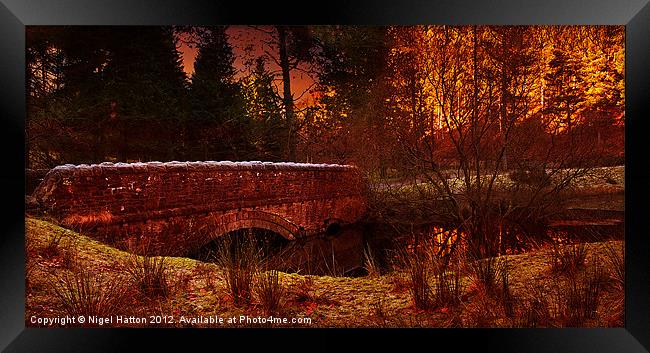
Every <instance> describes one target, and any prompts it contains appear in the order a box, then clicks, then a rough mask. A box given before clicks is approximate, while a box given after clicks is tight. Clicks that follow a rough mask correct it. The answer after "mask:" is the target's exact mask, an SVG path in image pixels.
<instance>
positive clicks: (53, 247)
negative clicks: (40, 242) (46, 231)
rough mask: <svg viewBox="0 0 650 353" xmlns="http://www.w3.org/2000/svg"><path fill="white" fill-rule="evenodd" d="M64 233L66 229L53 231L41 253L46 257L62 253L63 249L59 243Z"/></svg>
mask: <svg viewBox="0 0 650 353" xmlns="http://www.w3.org/2000/svg"><path fill="white" fill-rule="evenodd" d="M64 234H65V231H63V230H57V231H52V232H51V233H50V235H49V237H48V238H47V241H46V243H45V246H44V247H43V248H42V249H41V255H42V256H43V257H44V258H46V259H49V258H52V257H55V256H58V255H59V254H60V252H61V249H60V248H59V244H60V243H61V239H62V238H63V235H64Z"/></svg>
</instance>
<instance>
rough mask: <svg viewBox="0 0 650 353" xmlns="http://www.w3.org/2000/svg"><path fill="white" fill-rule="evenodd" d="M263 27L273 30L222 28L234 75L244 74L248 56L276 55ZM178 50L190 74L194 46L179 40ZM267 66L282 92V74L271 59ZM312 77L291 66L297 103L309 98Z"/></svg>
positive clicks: (306, 100)
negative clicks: (230, 51)
mask: <svg viewBox="0 0 650 353" xmlns="http://www.w3.org/2000/svg"><path fill="white" fill-rule="evenodd" d="M266 31H273V28H272V27H270V26H259V27H253V26H229V27H228V29H227V30H226V34H227V35H228V42H229V43H230V45H231V46H232V49H233V54H234V55H235V62H234V63H233V66H234V67H235V69H236V70H237V78H240V77H242V76H245V75H246V74H248V71H247V67H246V64H245V63H246V61H247V60H252V59H255V58H257V57H259V56H262V55H267V56H268V55H271V56H275V57H277V56H278V50H277V48H275V47H273V46H271V45H269V44H267V42H269V41H270V39H271V37H270V36H269V35H268V34H267V33H265V32H266ZM247 48H248V49H249V50H247ZM179 51H180V52H181V54H182V56H183V68H184V70H185V72H186V73H187V74H188V76H191V75H192V74H193V73H194V60H195V58H196V54H197V52H198V48H196V47H191V46H189V45H188V44H187V43H185V42H183V41H182V40H181V41H180V48H179ZM299 67H300V66H299ZM267 68H268V69H269V70H271V71H272V72H274V73H277V76H276V87H277V88H278V92H279V94H281V95H282V94H283V89H282V80H281V78H282V77H281V73H280V68H279V66H278V65H277V64H276V63H275V62H273V60H268V61H267ZM303 68H305V67H303ZM305 69H306V68H305ZM314 81H315V80H314V78H312V77H310V76H309V75H308V74H306V73H304V72H301V71H299V70H294V71H293V72H292V73H291V90H292V93H293V96H294V98H295V99H297V98H299V97H300V99H298V100H297V104H298V105H301V104H306V103H308V102H310V101H311V100H313V96H312V95H311V94H310V92H309V88H310V87H311V86H312V85H313V84H314Z"/></svg>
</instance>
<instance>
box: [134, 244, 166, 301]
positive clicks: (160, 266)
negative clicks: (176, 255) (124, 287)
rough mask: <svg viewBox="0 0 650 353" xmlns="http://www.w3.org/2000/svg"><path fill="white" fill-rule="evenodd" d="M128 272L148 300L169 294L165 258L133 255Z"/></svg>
mask: <svg viewBox="0 0 650 353" xmlns="http://www.w3.org/2000/svg"><path fill="white" fill-rule="evenodd" d="M126 272H127V273H128V274H129V276H130V277H131V280H132V281H133V283H135V285H136V286H137V288H138V290H139V291H140V293H141V294H142V295H144V296H145V297H147V298H155V297H163V298H164V297H166V296H167V295H168V293H169V287H168V283H167V267H166V264H165V258H164V257H159V256H156V257H152V256H140V255H135V254H132V255H131V256H130V258H129V261H128V262H127V264H126Z"/></svg>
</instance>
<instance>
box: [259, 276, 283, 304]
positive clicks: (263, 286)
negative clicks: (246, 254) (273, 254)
mask: <svg viewBox="0 0 650 353" xmlns="http://www.w3.org/2000/svg"><path fill="white" fill-rule="evenodd" d="M256 289H257V290H256V292H257V297H258V300H259V302H260V304H261V305H262V308H263V309H264V314H266V315H274V314H279V313H280V309H281V307H282V304H283V301H284V295H285V289H284V287H283V286H282V283H281V282H280V276H279V272H278V271H277V270H270V271H266V272H263V273H261V274H260V275H259V276H258V278H257V285H256Z"/></svg>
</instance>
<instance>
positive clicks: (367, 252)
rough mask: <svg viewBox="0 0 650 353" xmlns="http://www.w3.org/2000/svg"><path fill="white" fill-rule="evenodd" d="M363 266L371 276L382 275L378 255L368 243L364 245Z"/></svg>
mask: <svg viewBox="0 0 650 353" xmlns="http://www.w3.org/2000/svg"><path fill="white" fill-rule="evenodd" d="M363 268H364V269H365V270H366V273H368V276H370V277H377V276H379V275H381V266H380V265H379V262H378V261H377V257H376V256H375V254H374V252H373V251H372V249H371V248H370V246H369V245H368V244H366V246H364V247H363Z"/></svg>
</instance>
